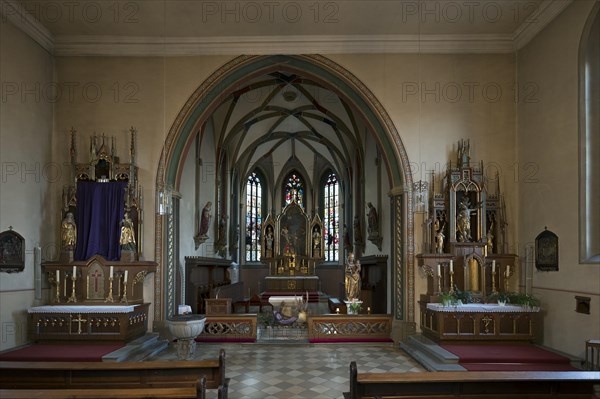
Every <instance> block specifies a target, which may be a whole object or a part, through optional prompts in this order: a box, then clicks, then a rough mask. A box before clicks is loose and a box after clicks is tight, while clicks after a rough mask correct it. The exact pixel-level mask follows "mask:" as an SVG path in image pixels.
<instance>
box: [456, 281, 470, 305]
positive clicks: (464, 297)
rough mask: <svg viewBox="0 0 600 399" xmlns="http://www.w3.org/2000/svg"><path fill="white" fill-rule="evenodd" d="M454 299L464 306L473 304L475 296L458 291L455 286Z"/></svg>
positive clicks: (467, 292) (468, 292)
mask: <svg viewBox="0 0 600 399" xmlns="http://www.w3.org/2000/svg"><path fill="white" fill-rule="evenodd" d="M453 295H454V299H455V300H456V301H461V302H462V303H464V304H467V303H471V302H473V295H472V294H471V292H470V291H461V290H459V289H458V287H457V286H456V284H454V294H453Z"/></svg>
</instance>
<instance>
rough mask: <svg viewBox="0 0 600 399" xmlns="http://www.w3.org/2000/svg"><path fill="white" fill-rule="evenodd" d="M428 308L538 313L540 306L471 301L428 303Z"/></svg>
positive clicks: (439, 310) (445, 310)
mask: <svg viewBox="0 0 600 399" xmlns="http://www.w3.org/2000/svg"><path fill="white" fill-rule="evenodd" d="M427 309H431V310H435V311H437V312H464V313H484V312H485V313H489V312H502V313H536V312H539V311H540V308H538V307H533V308H526V307H523V306H516V305H505V306H500V305H496V304H493V303H485V304H484V303H469V304H466V305H457V306H453V305H450V306H444V305H442V304H441V303H428V304H427Z"/></svg>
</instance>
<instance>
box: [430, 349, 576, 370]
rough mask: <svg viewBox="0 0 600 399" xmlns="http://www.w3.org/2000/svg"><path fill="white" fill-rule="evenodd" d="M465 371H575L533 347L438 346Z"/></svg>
mask: <svg viewBox="0 0 600 399" xmlns="http://www.w3.org/2000/svg"><path fill="white" fill-rule="evenodd" d="M440 346H441V347H442V348H444V349H445V350H447V351H448V352H451V353H454V354H455V355H456V356H458V357H459V359H460V360H459V364H460V365H461V366H462V367H464V368H465V369H467V370H469V371H577V370H578V369H577V368H575V367H573V366H571V364H570V360H569V359H568V358H566V357H564V356H561V355H558V354H556V353H553V352H549V351H547V350H544V349H542V348H538V347H537V346H533V345H510V344H500V345H458V344H455V345H451V344H443V345H440Z"/></svg>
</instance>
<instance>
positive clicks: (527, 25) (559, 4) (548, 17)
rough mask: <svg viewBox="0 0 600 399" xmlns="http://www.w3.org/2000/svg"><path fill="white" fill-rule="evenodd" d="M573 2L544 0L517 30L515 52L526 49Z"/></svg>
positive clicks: (568, 0)
mask: <svg viewBox="0 0 600 399" xmlns="http://www.w3.org/2000/svg"><path fill="white" fill-rule="evenodd" d="M572 1H573V0H544V1H543V2H542V3H541V4H540V5H539V6H538V8H537V9H536V10H535V11H534V12H533V13H532V14H531V15H530V16H529V17H528V18H527V19H526V20H525V21H523V23H522V24H521V25H520V26H519V27H518V28H517V29H516V30H515V32H514V33H513V37H512V39H513V42H514V46H515V50H518V49H520V48H522V47H524V46H525V45H526V44H527V43H529V42H530V41H531V39H533V38H534V37H535V36H536V35H537V34H538V33H540V32H541V31H542V29H544V28H545V27H546V26H547V25H548V24H549V23H550V22H551V21H552V20H553V19H554V18H556V16H558V14H560V13H561V12H562V11H563V10H564V9H565V8H567V6H568V5H569V4H571V3H572Z"/></svg>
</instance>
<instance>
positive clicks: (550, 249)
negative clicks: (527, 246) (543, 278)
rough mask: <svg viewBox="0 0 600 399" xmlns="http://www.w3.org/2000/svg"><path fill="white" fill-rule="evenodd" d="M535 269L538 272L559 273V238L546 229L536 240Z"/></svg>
mask: <svg viewBox="0 0 600 399" xmlns="http://www.w3.org/2000/svg"><path fill="white" fill-rule="evenodd" d="M535 267H536V269H538V270H542V271H547V272H552V271H558V236H557V235H556V234H554V233H553V232H551V231H550V230H547V229H544V231H542V232H541V233H540V234H538V236H537V237H536V238H535Z"/></svg>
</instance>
